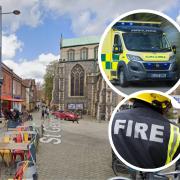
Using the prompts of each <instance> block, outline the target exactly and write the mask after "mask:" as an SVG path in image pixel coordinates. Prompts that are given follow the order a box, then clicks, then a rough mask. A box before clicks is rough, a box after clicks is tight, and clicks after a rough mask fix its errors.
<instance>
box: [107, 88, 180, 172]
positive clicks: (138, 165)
mask: <svg viewBox="0 0 180 180" xmlns="http://www.w3.org/2000/svg"><path fill="white" fill-rule="evenodd" d="M178 113H180V104H179V103H178V102H177V101H176V100H175V99H174V98H173V97H171V96H169V95H166V94H164V93H162V92H158V91H153V90H149V91H140V92H138V93H134V94H132V95H130V96H129V97H126V98H125V99H124V100H122V101H121V103H120V104H119V105H118V106H117V107H116V108H115V110H114V112H113V114H112V116H111V120H110V123H109V140H110V144H111V147H112V150H113V151H112V152H113V153H114V154H115V155H116V157H118V158H119V159H120V161H122V162H123V163H124V164H125V165H127V166H129V167H130V168H132V169H135V170H137V171H146V172H154V171H159V170H163V169H165V168H167V167H169V166H171V165H172V164H173V163H175V162H176V161H177V160H178V158H179V157H180V127H179V123H180V122H179V119H178Z"/></svg>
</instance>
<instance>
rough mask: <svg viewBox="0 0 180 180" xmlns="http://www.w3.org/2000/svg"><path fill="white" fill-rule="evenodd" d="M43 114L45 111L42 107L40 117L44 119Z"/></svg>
mask: <svg viewBox="0 0 180 180" xmlns="http://www.w3.org/2000/svg"><path fill="white" fill-rule="evenodd" d="M44 114H45V111H44V108H42V111H41V119H44Z"/></svg>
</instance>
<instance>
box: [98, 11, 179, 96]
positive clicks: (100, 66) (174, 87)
mask: <svg viewBox="0 0 180 180" xmlns="http://www.w3.org/2000/svg"><path fill="white" fill-rule="evenodd" d="M135 13H151V14H156V15H158V16H161V17H163V18H164V19H166V20H168V21H169V22H170V23H172V24H173V25H174V26H175V27H176V29H177V30H178V31H179V33H180V26H179V25H178V24H177V22H176V21H174V20H173V19H172V18H170V17H169V16H167V15H166V14H164V13H162V12H159V11H155V10H150V9H136V10H133V11H129V12H126V13H124V14H122V15H120V16H119V17H117V18H116V19H114V20H113V21H112V22H111V23H110V24H109V25H108V26H107V28H106V29H105V31H104V33H103V34H102V36H101V39H100V43H99V47H98V64H99V68H100V72H101V74H102V76H103V78H104V80H105V81H106V83H107V84H108V86H109V87H110V88H111V89H113V90H114V91H115V92H116V93H117V94H119V95H120V96H122V97H127V96H128V94H125V93H124V92H121V91H120V90H119V89H117V88H116V87H115V86H114V85H113V84H112V83H111V82H110V80H109V79H108V78H107V75H106V73H105V72H104V70H103V67H102V61H101V50H102V45H103V42H104V39H105V37H106V35H107V33H108V31H109V30H110V29H111V28H112V26H113V25H114V24H115V23H116V22H117V21H119V20H121V19H123V18H125V17H126V16H129V15H132V14H135ZM179 85H180V79H179V80H178V81H177V82H176V84H175V85H174V86H173V87H172V88H170V89H169V90H168V91H166V92H164V93H167V94H171V93H172V92H173V91H174V90H175V89H176V88H177V87H178V86H179Z"/></svg>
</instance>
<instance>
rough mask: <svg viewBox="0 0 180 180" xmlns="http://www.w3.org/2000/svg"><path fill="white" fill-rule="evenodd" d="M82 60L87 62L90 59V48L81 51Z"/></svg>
mask: <svg viewBox="0 0 180 180" xmlns="http://www.w3.org/2000/svg"><path fill="white" fill-rule="evenodd" d="M80 54H81V55H80V56H81V57H80V58H81V60H86V59H88V48H82V49H81V51H80Z"/></svg>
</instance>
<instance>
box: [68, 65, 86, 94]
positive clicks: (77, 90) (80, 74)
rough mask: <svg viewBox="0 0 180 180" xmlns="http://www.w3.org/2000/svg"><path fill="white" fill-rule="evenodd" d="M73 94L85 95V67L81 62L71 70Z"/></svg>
mask: <svg viewBox="0 0 180 180" xmlns="http://www.w3.org/2000/svg"><path fill="white" fill-rule="evenodd" d="M71 96H84V69H83V68H82V66H81V65H79V64H77V65H75V66H74V67H73V69H72V70H71Z"/></svg>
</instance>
